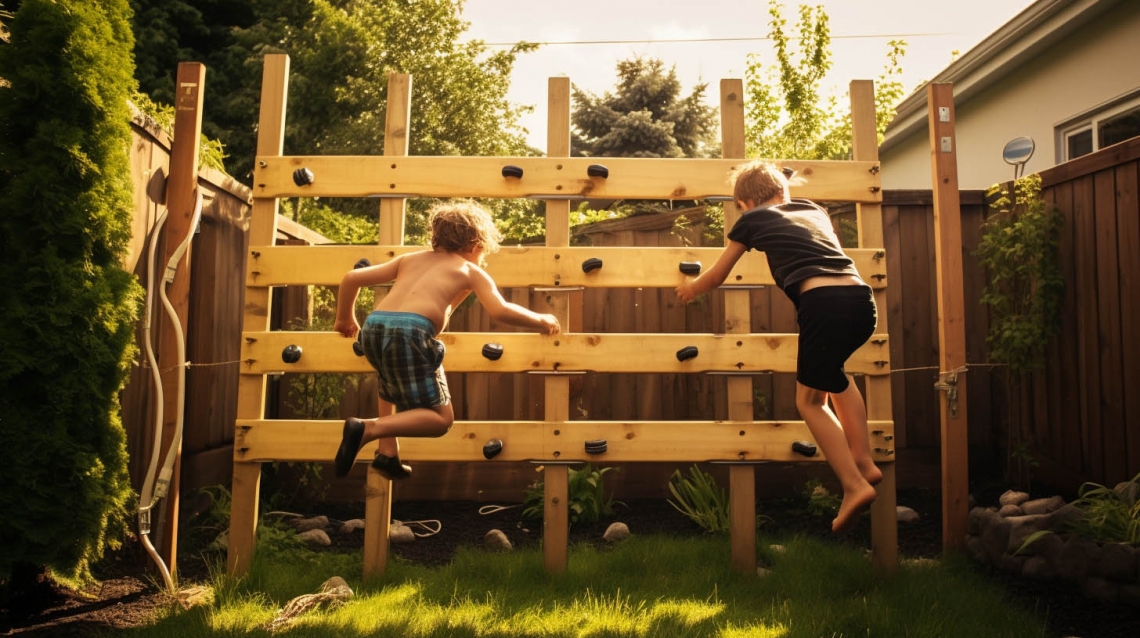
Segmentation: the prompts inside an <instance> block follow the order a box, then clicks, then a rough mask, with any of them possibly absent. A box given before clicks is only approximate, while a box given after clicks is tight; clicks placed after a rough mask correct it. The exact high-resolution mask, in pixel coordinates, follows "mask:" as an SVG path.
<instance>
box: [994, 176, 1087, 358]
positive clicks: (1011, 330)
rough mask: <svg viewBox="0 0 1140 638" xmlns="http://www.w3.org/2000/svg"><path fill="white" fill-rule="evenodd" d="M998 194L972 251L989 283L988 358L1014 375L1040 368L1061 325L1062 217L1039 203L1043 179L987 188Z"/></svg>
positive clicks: (1041, 200) (1045, 204) (1053, 209)
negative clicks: (1009, 186) (984, 271)
mask: <svg viewBox="0 0 1140 638" xmlns="http://www.w3.org/2000/svg"><path fill="white" fill-rule="evenodd" d="M988 194H989V195H991V196H993V195H997V199H996V200H994V201H993V203H992V204H991V205H990V209H991V211H992V212H993V214H991V215H990V217H989V219H987V220H986V222H985V225H984V226H983V227H982V241H981V243H980V244H979V245H978V250H977V252H976V253H975V254H976V256H977V257H978V262H979V263H980V264H981V265H982V266H984V267H985V269H986V275H987V281H986V286H985V288H984V290H983V292H982V303H983V304H985V305H987V306H989V308H990V334H989V336H988V337H987V338H986V343H988V344H989V346H990V358H991V359H993V360H994V361H998V362H1001V363H1006V364H1009V367H1010V370H1011V371H1012V372H1014V373H1015V374H1024V373H1027V372H1030V371H1033V370H1037V369H1040V367H1041V365H1042V364H1043V363H1044V361H1045V347H1046V346H1047V345H1048V343H1049V340H1050V339H1051V338H1052V337H1053V336H1054V335H1056V334H1057V331H1058V330H1059V328H1060V325H1061V322H1060V319H1061V299H1062V298H1063V296H1064V292H1065V281H1064V279H1063V278H1062V276H1061V267H1060V247H1059V245H1060V239H1061V228H1062V226H1063V224H1064V216H1063V215H1062V214H1061V212H1060V211H1058V210H1057V208H1056V207H1054V206H1051V205H1049V204H1047V203H1046V202H1045V201H1044V200H1043V199H1041V177H1040V176H1039V175H1029V176H1027V177H1023V178H1021V179H1018V180H1017V181H1016V182H1014V184H1013V198H1012V199H1011V198H1010V192H1009V189H1008V188H1007V186H1006V185H996V186H993V187H991V188H990V190H989V191H988Z"/></svg>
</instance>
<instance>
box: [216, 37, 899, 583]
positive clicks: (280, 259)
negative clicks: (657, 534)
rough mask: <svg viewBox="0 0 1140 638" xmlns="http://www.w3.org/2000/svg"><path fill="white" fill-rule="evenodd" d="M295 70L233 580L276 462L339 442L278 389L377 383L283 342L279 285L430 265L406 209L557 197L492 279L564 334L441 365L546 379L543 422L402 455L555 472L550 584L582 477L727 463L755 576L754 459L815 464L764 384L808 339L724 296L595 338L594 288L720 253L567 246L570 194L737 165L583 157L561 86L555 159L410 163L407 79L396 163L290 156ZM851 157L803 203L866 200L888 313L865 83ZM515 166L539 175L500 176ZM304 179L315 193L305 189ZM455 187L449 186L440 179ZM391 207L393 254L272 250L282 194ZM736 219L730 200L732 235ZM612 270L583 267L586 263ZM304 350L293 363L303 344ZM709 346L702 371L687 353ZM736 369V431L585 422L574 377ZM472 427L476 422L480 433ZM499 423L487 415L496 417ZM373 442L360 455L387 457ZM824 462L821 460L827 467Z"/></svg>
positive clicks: (556, 86)
mask: <svg viewBox="0 0 1140 638" xmlns="http://www.w3.org/2000/svg"><path fill="white" fill-rule="evenodd" d="M288 66H289V63H288V57H287V56H284V55H269V56H266V58H265V70H264V74H263V84H262V96H261V116H260V121H259V127H258V131H259V135H258V157H257V162H256V169H255V175H254V188H253V195H254V203H253V217H252V220H251V223H250V240H249V259H248V260H247V270H246V292H245V319H244V331H243V338H242V351H241V357H240V358H241V366H240V377H239V380H238V418H237V422H236V426H237V427H236V434H235V439H234V478H233V491H232V496H233V503H232V509H231V519H230V520H231V525H230V534H229V568H230V571H231V572H234V573H240V572H244V571H245V570H247V569H248V567H249V564H250V561H251V559H252V555H253V550H254V531H255V528H256V524H257V504H258V492H259V481H260V475H261V471H260V470H261V463H263V462H269V461H325V462H327V461H328V460H329V459H331V458H332V456H333V454H334V452H335V450H336V447H337V444H338V442H339V432H340V428H341V423H340V422H339V421H285V420H270V419H266V418H265V390H266V379H267V377H268V376H269V375H272V374H275V373H278V372H284V371H291V372H335V373H361V372H368V371H369V370H370V368H369V366H368V364H367V362H366V361H365V360H364V359H362V358H360V357H357V356H355V355H354V353H353V351H352V348H351V347H349V346H350V343H349V342H348V341H346V340H345V339H343V338H342V337H341V336H340V335H338V334H336V333H330V332H296V331H288V332H282V331H270V330H268V328H269V320H270V303H269V301H270V292H271V289H272V288H274V287H280V286H306V285H314V284H316V285H326V286H335V285H337V284H338V283H339V282H340V278H341V277H342V275H343V274H344V272H345V271H347V270H349V269H350V268H351V267H352V266H353V264H354V263H355V262H356V261H357V260H359V259H360V258H362V257H365V258H368V259H369V261H371V262H372V263H374V264H375V263H380V262H383V261H385V260H387V259H391V258H393V257H395V256H397V255H399V254H402V253H405V252H408V251H411V250H422V248H409V247H404V246H401V245H399V244H400V242H401V240H402V237H403V198H405V197H409V196H430V197H454V196H459V197H470V196H478V197H498V198H508V197H535V198H541V199H546V200H547V209H546V224H547V226H546V246H543V247H520V248H509V247H508V248H505V249H503V250H502V251H500V252H499V253H497V254H496V255H494V256H492V257H491V258H490V259H489V260H488V269H489V271H490V272H491V274H492V276H493V277H494V278H495V279H496V281H497V283H498V284H499V285H501V286H503V287H506V288H510V287H515V288H518V289H524V288H525V289H530V288H533V289H534V290H535V292H537V293H539V294H540V296H541V299H540V300H539V301H538V302H537V303H534V304H532V307H536V308H539V309H541V310H544V311H547V312H551V313H553V314H555V315H556V316H558V317H559V319H560V321H561V322H562V325H563V326H564V328H565V330H566V332H564V333H563V334H560V335H554V336H547V335H538V334H523V333H482V332H478V333H470V332H469V333H451V332H448V333H444V334H442V335H441V336H440V339H441V340H442V341H443V342H444V343H445V344H446V346H447V359H446V365H445V368H447V369H448V370H451V371H457V372H465V371H466V372H475V371H479V372H496V373H504V374H506V373H510V374H513V375H518V374H520V373H522V374H525V373H530V374H532V375H541V376H542V377H543V391H544V400H543V410H544V413H543V415H542V419H540V420H511V421H489V420H463V421H457V422H456V423H455V425H454V426H453V427H452V429H451V431H450V432H449V433H448V434H446V435H445V436H443V437H440V438H438V439H415V438H406V439H403V440H402V447H401V455H402V456H403V457H404V458H406V459H407V460H409V461H411V462H413V463H415V462H419V461H433V460H434V461H468V462H471V461H477V462H481V463H484V462H485V463H495V462H511V461H515V462H517V461H529V462H533V463H539V464H542V465H543V466H544V467H545V481H544V482H545V497H544V519H543V521H544V522H543V526H544V530H543V552H544V560H545V564H546V567H547V569H548V570H551V571H562V570H564V569H565V568H566V563H567V559H568V556H567V541H568V524H569V517H568V509H567V506H568V498H567V497H568V482H567V481H568V465H570V464H577V463H583V462H587V461H598V462H604V463H612V462H623V463H631V462H637V461H713V462H721V463H726V464H729V466H730V467H729V487H730V500H731V530H732V542H731V545H732V563H733V566H734V568H736V569H738V570H740V571H744V572H753V571H754V570H755V565H756V555H755V552H756V502H755V472H754V464H755V463H757V462H763V461H801V460H808V459H807V458H806V457H803V456H799V455H795V454H794V453H793V452H792V449H791V444H792V442H793V441H794V440H797V439H810V434H809V432H808V430H807V428H806V426H805V424H804V423H803V422H802V421H787V422H784V421H755V420H754V419H753V407H752V406H753V396H752V379H751V375H754V374H757V373H763V372H767V371H776V372H783V373H788V372H793V371H794V370H795V364H796V335H795V334H787V333H766V334H757V333H754V332H753V330H752V327H751V325H750V313H751V306H750V304H749V299H748V293H747V291H746V290H740V289H737V290H729V291H726V292H725V293H724V323H723V325H722V326H720V327H719V328H721V329H719V330H714V331H713V332H712V333H707V334H674V333H660V334H652V335H646V334H636V333H619V332H583V331H582V323H583V321H582V317H581V315H580V307H581V304H580V303H579V302H577V301H576V300H577V299H578V298H579V297H578V295H577V293H578V292H580V291H581V290H583V289H587V288H595V287H598V288H617V289H631V288H632V289H636V288H641V289H645V288H673V287H675V286H676V285H677V283H679V282H680V281H681V277H682V276H681V274H680V273H679V272H678V265H679V263H680V262H682V261H702V262H704V263H712V262H713V261H715V259H716V257H717V256H718V255H719V252H720V250H719V249H717V248H657V249H647V248H629V247H620V248H619V247H605V248H601V247H590V248H580V247H570V246H569V240H570V227H569V211H570V198H574V197H577V198H580V197H584V196H586V195H587V194H588V195H589V196H590V197H597V198H615V199H616V198H637V199H699V198H709V197H717V198H722V199H730V196H731V192H729V189H730V187H729V184H728V182H727V179H726V176H727V174H728V172H729V171H730V169H731V168H732V167H733V166H734V165H736V164H737V163H738V161H739V160H737V159H724V160H716V159H702V160H674V159H616V158H604V159H602V158H595V159H589V160H587V159H582V158H570V157H568V155H569V152H570V144H569V139H570V124H569V121H570V108H569V104H570V99H569V98H570V84H569V80H568V79H567V78H552V79H551V81H550V98H549V107H550V116H549V131H550V133H549V140H550V143H549V148H548V157H537V158H536V157H525V158H524V157H516V158H472V157H406V156H404V154H405V153H406V152H407V144H406V142H407V139H406V131H407V126H408V119H409V114H410V93H411V90H410V89H411V79H410V78H409V77H408V76H402V75H395V74H393V76H391V80H390V85H389V104H388V109H387V113H388V122H387V135H386V139H385V153H386V155H385V156H383V157H301V156H296V157H285V156H282V154H281V153H282V142H283V133H284V122H285V112H286V109H285V104H286V95H287V86H288ZM742 89H743V87H742V85H741V82H740V81H739V80H725V81H722V83H721V114H722V118H723V119H722V131H723V138H722V146H723V148H724V149H725V154H726V155H729V156H734V157H743V154H744V133H743V131H744V127H743V101H742V99H741V97H742V95H743V91H742ZM851 94H852V112H853V113H852V116H853V121H854V123H855V126H854V130H855V138H854V148H855V158H856V159H855V160H853V161H848V162H804V161H787V162H786V164H788V165H790V166H793V167H795V168H797V169H799V170H800V171H801V172H802V173H803V174H805V175H809V176H811V181H809V183H808V184H807V185H805V186H803V187H801V188H797V189H796V194H797V195H799V196H804V197H809V198H813V199H826V200H843V201H852V202H856V203H857V212H856V214H857V216H858V218H859V224H860V240H861V243H862V245H863V246H864V247H863V248H860V249H856V250H852V251H851V254H852V256H853V257H854V259H855V262H856V265H857V267H858V268H859V270H860V272H861V273H862V274H863V276H864V277H865V279H866V280H867V281H868V282H870V283H871V284H872V287H873V288H874V289H875V295H876V299H877V301H878V302H879V303H880V305H885V303H886V297H885V294H886V282H885V275H886V273H885V269H886V267H885V260H884V254H883V250H882V245H883V236H882V222H881V219H880V207H879V203H880V201H881V185H880V178H879V164H878V157H877V148H876V142H875V139H876V138H875V119H874V102H873V90H872V86H871V83H870V82H853V83H852V85H851ZM596 163H604V164H605V165H606V166H607V167H608V178H607V177H599V176H589V175H588V172H589V171H588V168H589V166H590V165H592V164H596ZM505 165H516V166H518V167H520V168H521V169H522V171H523V175H524V177H523V178H518V177H508V176H506V175H505V174H503V172H502V169H503V167H504V166H505ZM301 169H308V170H309V171H311V172H312V174H313V175H314V176H315V179H313V180H297V179H295V178H294V175H295V172H296V171H299V170H301ZM441 175H446V176H447V178H446V180H441V179H440V178H439V176H441ZM370 195H379V196H381V198H382V199H381V214H380V232H379V244H380V245H377V246H370V247H364V246H340V247H334V246H330V247H293V246H273V245H272V244H273V237H274V234H275V232H276V220H277V216H276V210H277V205H278V198H280V197H334V196H370ZM738 216H739V212H738V211H736V210H735V208H734V206H733V205H732V204H731V203H728V204H726V215H725V217H726V219H725V227H726V228H731V226H732V223H733V222H735V220H736V218H737V217H738ZM590 258H598V259H601V260H602V263H603V267H602V268H600V269H597V270H593V271H590V272H586V270H587V269H585V268H583V262H584V261H585V260H587V259H590ZM728 282H729V283H730V284H732V285H735V286H745V287H748V286H757V285H764V286H771V285H772V284H773V281H772V277H771V274H770V273H769V272H768V269H767V264H766V260H764V258H763V256H762V255H757V254H749V255H748V256H747V257H746V258H745V259H743V260H742V261H741V263H740V264H739V265H738V267H737V268H736V269H735V270H734V271H733V273H731V274H730V275H729V279H728ZM885 324H886V317H885V316H883V315H881V316H880V325H879V329H880V332H879V333H878V334H876V335H875V336H874V337H873V338H872V340H871V341H870V342H869V343H868V344H867V345H865V346H864V347H863V348H861V349H860V350H859V351H858V352H857V353H856V354H855V355H854V356H853V357H852V359H851V360H850V361H849V370H850V371H851V372H854V373H857V374H863V375H865V383H866V386H867V409H868V415H869V418H870V420H871V423H870V427H871V430H872V437H871V439H872V440H871V446H872V447H873V448H874V450H875V458H876V461H878V462H880V463H882V464H883V466H882V467H883V473H884V478H883V481H882V482H881V483H880V485H879V487H878V490H879V498H878V499H877V500H876V502H875V503H874V505H873V506H872V525H873V528H872V536H873V538H872V550H873V552H874V554H873V556H874V558H873V561H874V563H875V564H876V566H877V567H879V568H880V569H884V570H890V569H893V568H894V566H895V564H896V562H897V544H896V538H897V537H896V534H897V530H896V527H895V526H896V520H895V491H894V490H895V475H894V464H893V460H894V457H893V454H894V444H893V423H892V422H891V420H890V416H891V415H890V411H891V396H890V392H891V384H890V377H889V372H890V364H889V346H888V338H887V334H886V333H885V332H884V331H883V329H884V328H886V326H885ZM488 342H495V343H499V344H502V345H503V347H504V348H503V349H504V353H503V355H502V357H501V358H500V359H498V360H496V361H489V360H487V359H485V358H484V357H483V356H482V355H481V349H482V346H483V344H485V343H488ZM290 345H297V346H300V347H301V348H302V353H303V354H302V356H301V357H300V358H299V359H297V360H295V361H294V362H291V363H286V362H285V361H284V360H283V357H282V353H283V351H284V349H285V348H286V347H287V346H290ZM689 346H695V347H697V348H698V355H697V356H696V357H694V358H691V359H684V360H682V357H679V356H676V353H677V352H678V351H679V350H681V349H682V348H685V347H689ZM587 371H593V372H598V373H606V374H612V373H665V374H682V373H685V374H692V373H720V374H728V375H730V376H729V378H728V379H727V392H726V394H727V396H726V401H727V405H728V408H727V419H726V420H723V421H613V420H606V421H602V420H580V421H571V420H570V407H571V406H570V380H571V379H572V378H574V377H576V376H578V375H579V373H582V372H587ZM472 416H477V415H469V419H470V418H471V417H472ZM482 418H485V417H482ZM491 439H500V440H502V441H503V444H504V446H503V449H502V452H501V453H500V454H499V455H498V456H495V457H494V458H493V459H484V457H483V453H482V448H483V444H484V443H485V442H486V441H488V440H491ZM599 439H600V440H605V441H606V442H607V443H608V445H607V450H606V451H605V452H603V453H601V454H591V453H588V452H587V450H586V449H585V446H584V443H585V442H586V441H589V440H599ZM374 448H375V445H369V446H366V447H365V449H363V450H362V451H361V455H362V456H365V455H371V454H372V453H373V450H374ZM811 460H813V461H815V462H819V461H822V460H824V459H822V458H821V456H820V455H817V456H815V457H814V458H813V459H811ZM391 496H392V492H391V485H390V483H389V481H388V480H387V479H384V478H383V477H381V476H380V474H379V473H378V472H376V471H374V470H372V469H371V468H369V470H368V475H367V489H366V491H365V522H366V529H365V539H366V540H365V557H364V562H365V566H364V570H365V573H366V574H379V573H382V572H383V571H384V569H385V566H386V563H387V555H388V552H387V550H388V538H387V537H388V525H389V522H390V519H391Z"/></svg>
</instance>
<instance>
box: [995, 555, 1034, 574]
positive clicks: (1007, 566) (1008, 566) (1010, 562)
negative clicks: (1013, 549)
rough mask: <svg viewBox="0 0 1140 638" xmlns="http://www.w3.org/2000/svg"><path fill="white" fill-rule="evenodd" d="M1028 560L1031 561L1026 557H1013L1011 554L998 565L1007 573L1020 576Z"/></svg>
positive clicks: (1002, 558) (1004, 557)
mask: <svg viewBox="0 0 1140 638" xmlns="http://www.w3.org/2000/svg"><path fill="white" fill-rule="evenodd" d="M1027 560H1029V559H1028V558H1026V557H1025V556H1013V555H1011V554H1005V555H1004V556H1002V557H1001V562H999V563H998V564H999V565H1000V566H1001V568H1002V569H1004V570H1005V571H1007V572H1012V573H1014V574H1020V573H1021V571H1022V569H1023V568H1024V567H1025V562H1026V561H1027Z"/></svg>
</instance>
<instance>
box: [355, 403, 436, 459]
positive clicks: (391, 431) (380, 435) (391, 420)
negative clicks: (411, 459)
mask: <svg viewBox="0 0 1140 638" xmlns="http://www.w3.org/2000/svg"><path fill="white" fill-rule="evenodd" d="M385 406H386V408H385ZM363 421H364V438H363V443H367V442H369V441H379V443H378V444H377V445H378V449H377V452H380V453H381V454H384V455H386V456H395V455H396V453H397V452H398V451H399V449H400V446H399V443H397V442H396V437H397V436H413V437H437V436H443V435H444V434H446V433H447V431H448V430H450V429H451V424H452V423H454V422H455V411H454V409H453V408H452V407H451V404H450V403H448V404H446V405H441V406H437V407H435V408H412V409H411V410H407V411H405V412H393V411H392V404H391V403H387V402H386V401H380V416H377V417H376V418H375V419H363Z"/></svg>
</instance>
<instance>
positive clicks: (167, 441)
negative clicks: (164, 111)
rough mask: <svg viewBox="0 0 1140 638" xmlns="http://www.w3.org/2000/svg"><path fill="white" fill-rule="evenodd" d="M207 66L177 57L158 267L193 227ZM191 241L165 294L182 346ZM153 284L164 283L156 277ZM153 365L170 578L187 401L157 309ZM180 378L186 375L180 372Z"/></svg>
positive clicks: (163, 545)
mask: <svg viewBox="0 0 1140 638" xmlns="http://www.w3.org/2000/svg"><path fill="white" fill-rule="evenodd" d="M205 81H206V67H205V65H203V64H201V63H199V62H182V63H180V64H179V65H178V77H177V79H176V81H175V87H174V88H175V97H174V140H173V141H171V143H170V178H169V179H168V180H167V183H166V186H167V188H166V210H167V216H166V225H165V226H164V228H163V235H164V238H163V249H162V251H161V252H160V254H159V256H160V257H161V259H160V260H159V262H158V263H159V264H160V266H159V270H158V272H160V273H161V268H162V266H165V264H166V263H167V262H168V261H169V260H170V258H171V257H172V256H173V255H174V251H175V250H176V249H177V248H178V246H179V245H180V244H181V243H182V242H183V241H185V240H186V237H188V236H189V235H191V234H192V233H193V232H194V228H192V227H191V225H190V224H191V221H192V218H193V217H194V203H195V199H196V198H195V194H194V188H195V187H196V186H197V185H198V149H199V147H200V146H201V144H200V140H201V138H202V102H203V98H204V96H205V93H206V86H205ZM192 247H193V244H191V245H190V246H187V248H186V252H185V254H183V255H182V260H181V261H180V262H179V263H178V271H177V272H176V273H175V275H174V281H173V282H171V283H170V285H169V287H168V288H167V291H166V294H167V298H169V299H170V305H172V306H173V307H174V312H175V314H176V315H177V317H178V323H179V324H180V326H181V334H182V337H181V341H182V344H181V347H182V348H185V344H186V339H187V337H188V336H189V335H188V334H187V325H186V316H187V314H188V313H189V309H190V253H191V248H192ZM152 285H156V286H163V285H166V284H165V283H163V281H162V280H161V278H160V280H159V281H158V282H156V283H154V284H152ZM158 316H159V317H161V320H159V321H158V322H157V323H158V325H159V349H158V358H157V362H158V369H159V370H163V371H166V372H164V373H163V375H162V415H163V417H162V447H161V448H160V449H161V454H162V455H163V456H162V457H161V458H160V461H159V462H161V463H166V456H165V454H166V452H167V450H169V449H170V448H171V444H172V443H173V444H174V448H173V450H172V452H171V453H172V454H174V455H175V457H174V459H175V460H174V474H172V475H171V477H170V485H169V491H168V492H167V495H166V501H165V502H164V503H163V505H162V514H163V515H162V516H161V517H159V519H158V525H157V526H156V527H157V531H158V534H157V536H158V552H159V554H160V555H161V556H162V557H163V559H164V560H165V561H166V564H167V567H168V569H169V570H170V575H171V577H172V578H177V573H176V570H177V567H178V501H179V499H178V492H179V489H180V488H181V481H180V480H179V477H180V474H181V470H182V441H181V439H180V440H178V441H174V435H175V430H176V429H177V418H178V414H179V413H180V412H183V411H184V410H185V405H186V401H185V399H183V400H182V401H179V400H178V399H179V396H178V384H179V377H180V376H182V375H184V374H185V373H184V372H183V370H182V369H181V368H179V366H180V365H181V362H180V361H178V356H177V354H178V348H179V343H178V341H179V337H178V335H177V334H176V333H175V330H174V327H173V326H171V325H170V323H169V321H168V320H167V316H166V314H165V313H163V312H159V313H158ZM184 351H185V350H184ZM182 378H183V379H184V378H185V377H184V376H182Z"/></svg>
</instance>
